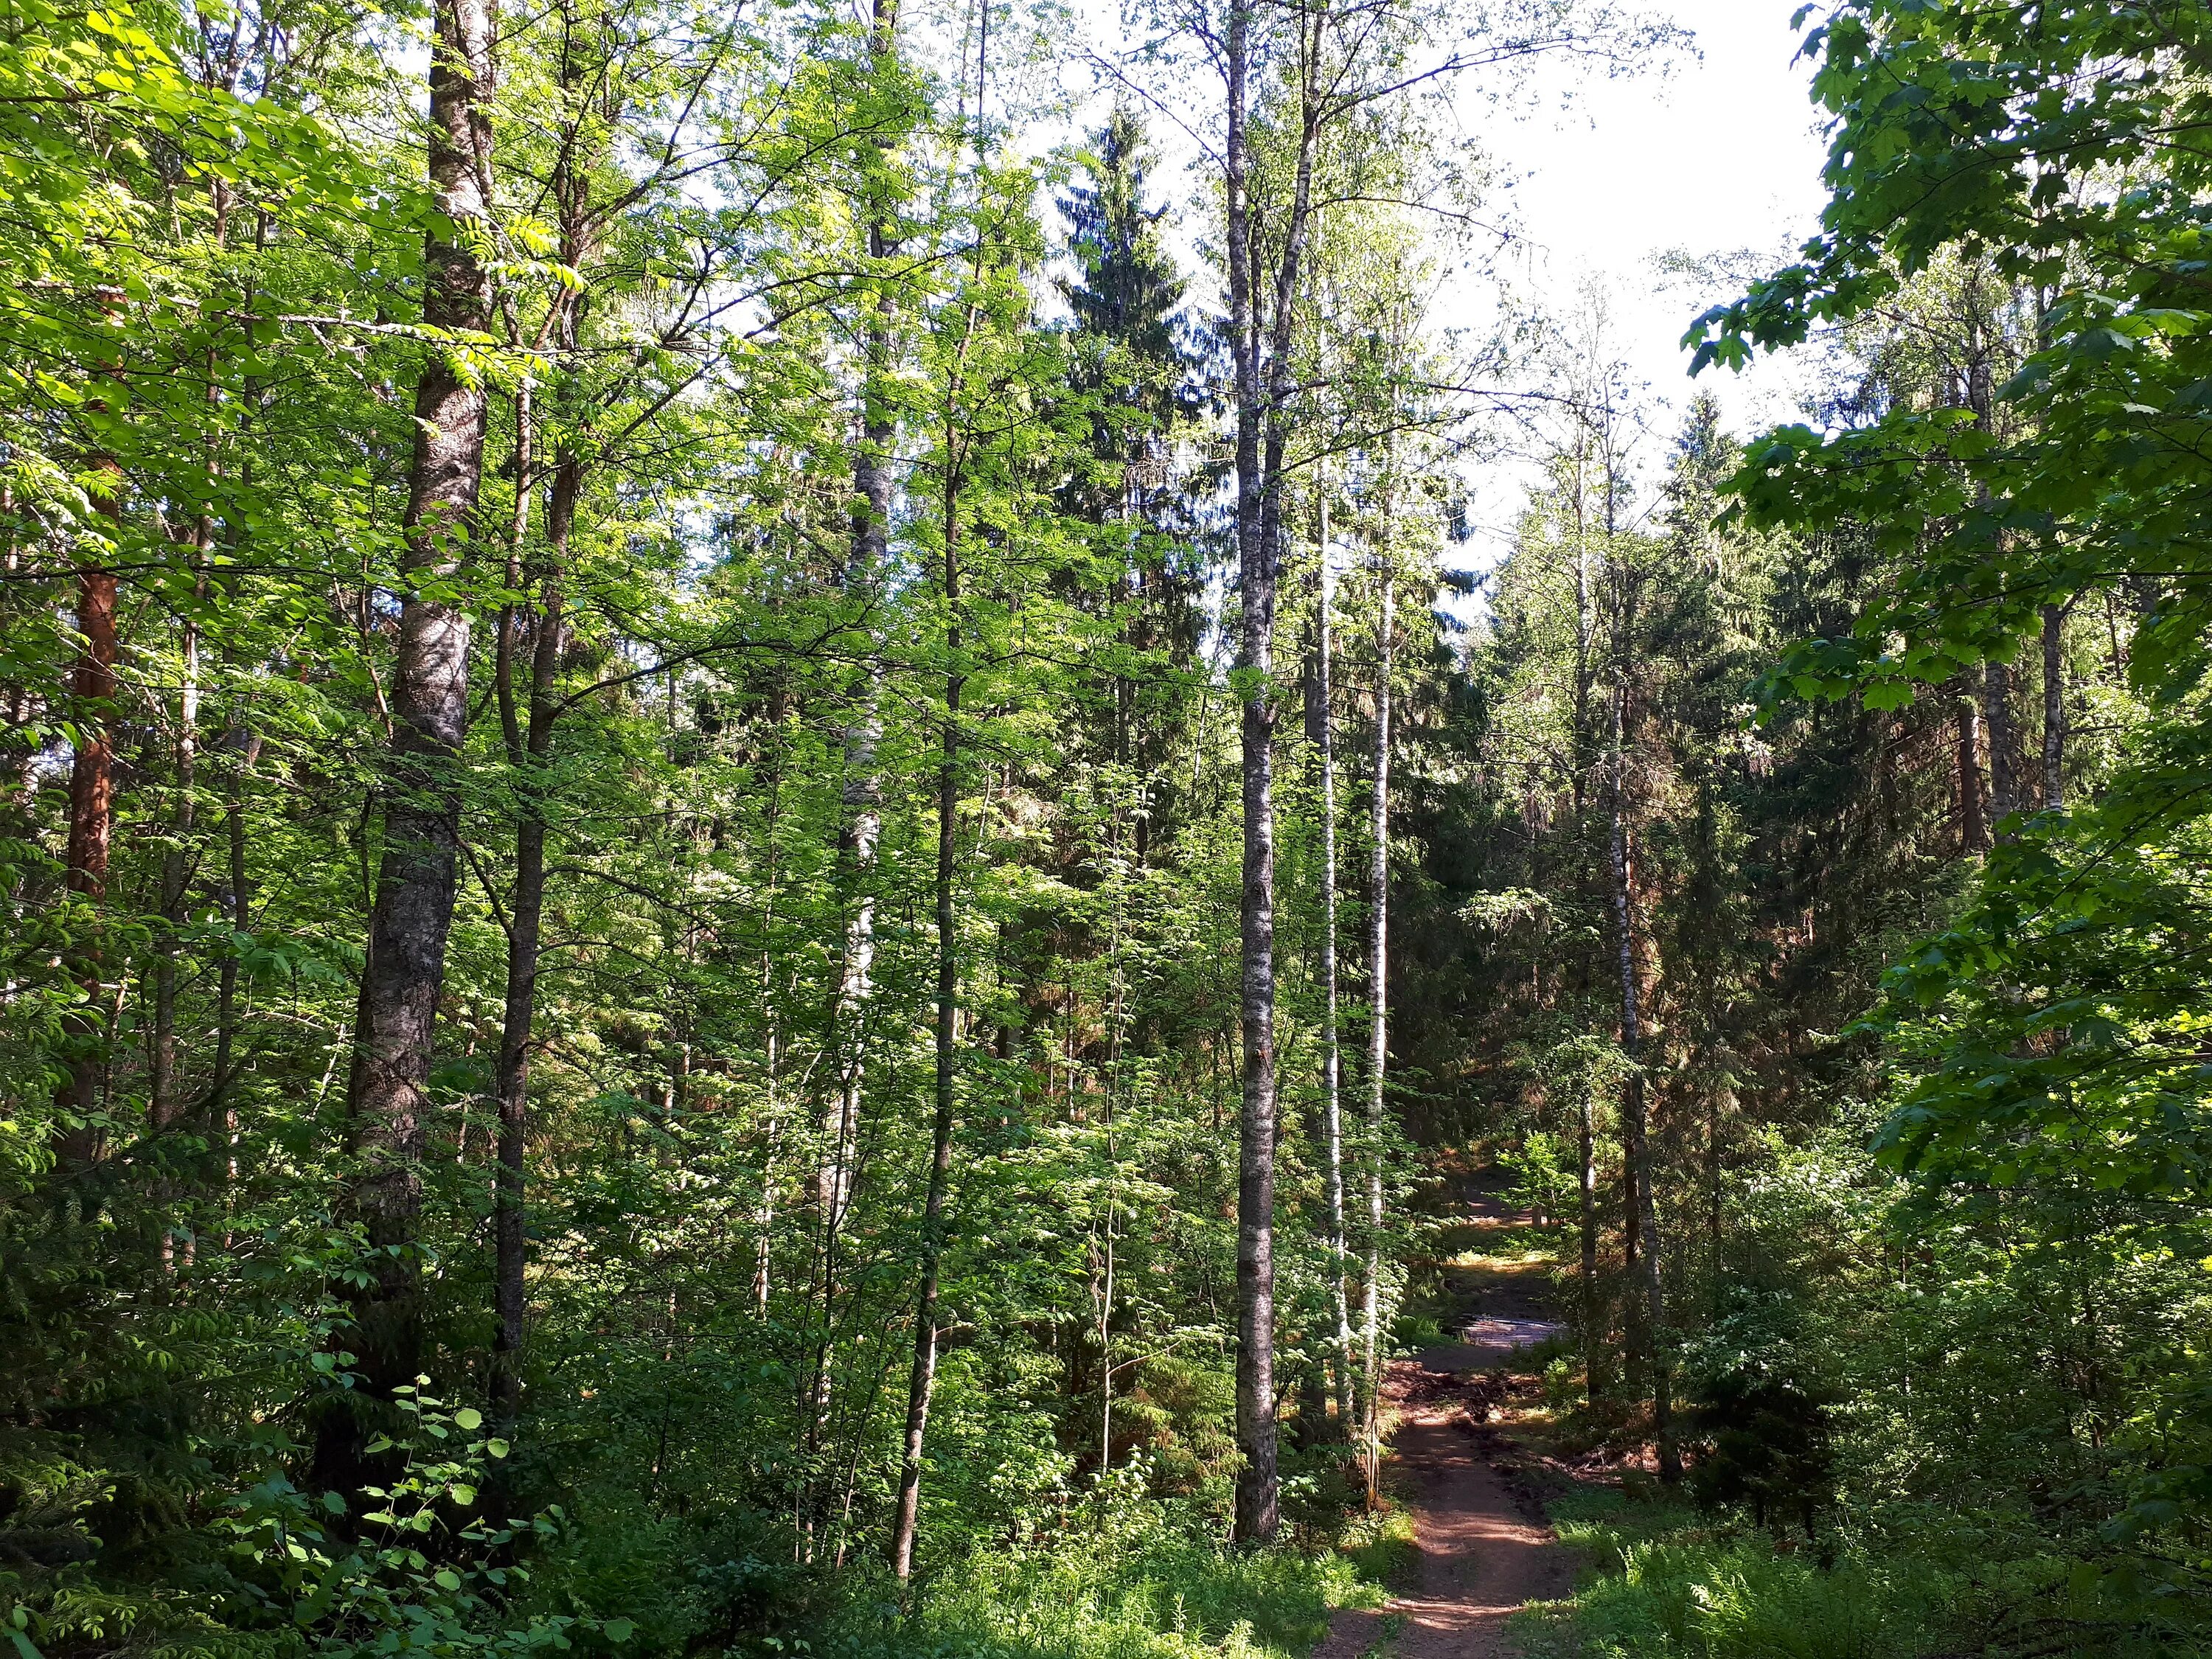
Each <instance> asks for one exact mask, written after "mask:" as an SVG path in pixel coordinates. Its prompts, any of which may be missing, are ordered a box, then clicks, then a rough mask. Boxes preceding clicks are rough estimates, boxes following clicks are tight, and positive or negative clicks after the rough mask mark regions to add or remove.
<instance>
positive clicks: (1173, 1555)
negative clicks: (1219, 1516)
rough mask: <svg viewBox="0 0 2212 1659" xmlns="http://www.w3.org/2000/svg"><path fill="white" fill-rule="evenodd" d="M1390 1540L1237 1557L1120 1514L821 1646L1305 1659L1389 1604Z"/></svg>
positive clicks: (1064, 1656)
mask: <svg viewBox="0 0 2212 1659" xmlns="http://www.w3.org/2000/svg"><path fill="white" fill-rule="evenodd" d="M1388 1532H1389V1528H1387V1527H1386V1528H1382V1529H1381V1530H1380V1531H1378V1530H1377V1529H1376V1528H1358V1529H1355V1530H1354V1531H1353V1532H1352V1533H1351V1534H1347V1536H1346V1538H1345V1540H1344V1541H1342V1543H1341V1545H1340V1547H1336V1548H1332V1549H1328V1550H1326V1551H1319V1552H1300V1551H1297V1550H1293V1549H1288V1548H1284V1549H1274V1550H1262V1551H1241V1550H1239V1551H1232V1550H1230V1549H1227V1548H1225V1547H1223V1546H1222V1545H1221V1544H1220V1543H1218V1541H1215V1540H1214V1539H1213V1538H1212V1537H1210V1536H1208V1535H1206V1533H1205V1532H1204V1531H1203V1530H1202V1529H1201V1528H1199V1527H1198V1526H1196V1525H1195V1524H1193V1523H1192V1522H1191V1521H1190V1520H1189V1519H1188V1518H1187V1517H1178V1516H1174V1515H1172V1514H1170V1515H1167V1516H1161V1515H1160V1514H1159V1510H1158V1506H1157V1505H1155V1506H1153V1510H1152V1516H1131V1515H1129V1514H1128V1513H1127V1511H1123V1512H1121V1514H1119V1515H1115V1516H1100V1517H1099V1518H1097V1520H1084V1521H1079V1522H1077V1523H1076V1524H1074V1525H1072V1526H1070V1527H1068V1528H1063V1529H1060V1530H1058V1531H1057V1532H1056V1533H1055V1534H1054V1536H1053V1537H1051V1539H1050V1540H1049V1541H1046V1542H1041V1543H1038V1544H1036V1545H1031V1546H1027V1547H1002V1548H997V1549H989V1550H981V1551H978V1552H976V1553H974V1554H972V1555H970V1556H969V1558H968V1559H966V1560H964V1561H962V1562H960V1563H958V1564H957V1565H953V1566H950V1567H948V1568H945V1569H944V1570H942V1571H939V1573H938V1574H937V1576H936V1577H934V1578H933V1580H932V1582H931V1583H929V1584H928V1585H927V1587H926V1589H924V1591H923V1593H922V1594H921V1597H920V1599H919V1601H918V1602H917V1604H916V1607H915V1613H914V1614H913V1615H912V1616H911V1617H910V1618H907V1619H903V1620H902V1619H898V1618H896V1616H894V1615H892V1614H891V1613H890V1609H889V1608H887V1607H883V1606H881V1605H880V1604H878V1606H877V1607H874V1608H872V1609H871V1608H856V1609H854V1611H853V1613H852V1615H851V1616H848V1617H847V1618H846V1619H843V1620H840V1621H839V1627H838V1628H837V1629H836V1631H835V1632H833V1633H831V1634H830V1635H829V1640H828V1641H827V1642H826V1643H825V1644H823V1645H825V1646H827V1647H829V1648H831V1649H834V1650H836V1651H838V1652H841V1653H845V1654H852V1655H855V1656H869V1659H873V1656H883V1659H1303V1656H1304V1655H1305V1654H1306V1653H1307V1652H1308V1651H1309V1650H1310V1649H1311V1648H1312V1646H1313V1644H1315V1643H1316V1642H1317V1641H1319V1640H1320V1639H1321V1638H1322V1637H1323V1636H1325V1635H1326V1634H1327V1633H1328V1621H1329V1615H1330V1614H1331V1613H1333V1612H1334V1611H1335V1610H1336V1609H1337V1608H1339V1607H1374V1606H1378V1605H1379V1604H1380V1603H1381V1602H1382V1601H1383V1600H1384V1599H1385V1597H1386V1595H1387V1591H1386V1590H1385V1589H1384V1588H1383V1584H1382V1583H1381V1577H1382V1575H1383V1571H1384V1570H1385V1569H1386V1568H1387V1567H1388V1565H1389V1564H1391V1563H1393V1562H1394V1561H1395V1559H1397V1557H1398V1556H1399V1555H1400V1554H1401V1553H1402V1550H1401V1547H1399V1546H1398V1544H1397V1542H1396V1541H1395V1539H1394V1538H1393V1537H1390V1536H1386V1535H1383V1534H1386V1533H1388ZM1370 1533H1371V1534H1375V1535H1371V1536H1370Z"/></svg>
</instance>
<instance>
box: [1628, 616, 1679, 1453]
mask: <svg viewBox="0 0 2212 1659" xmlns="http://www.w3.org/2000/svg"><path fill="white" fill-rule="evenodd" d="M1623 631H1624V633H1625V632H1626V629H1624V630H1623ZM1627 702H1628V682H1627V676H1626V665H1625V664H1624V665H1623V672H1622V673H1621V675H1620V679H1619V681H1618V683H1617V684H1616V685H1615V687H1614V690H1613V834H1612V837H1611V842H1612V863H1613V924H1614V927H1615V931H1616V936H1617V939H1618V942H1619V946H1620V1054H1621V1058H1622V1060H1625V1061H1626V1066H1627V1076H1626V1079H1625V1081H1624V1082H1623V1084H1622V1085H1621V1094H1620V1127H1621V1138H1622V1141H1623V1150H1624V1151H1625V1152H1626V1153H1627V1158H1626V1164H1627V1175H1628V1178H1629V1180H1630V1182H1632V1191H1633V1194H1634V1195H1633V1198H1632V1200H1631V1201H1632V1209H1633V1214H1634V1218H1635V1224H1636V1231H1637V1233H1638V1238H1639V1245H1640V1248H1639V1249H1638V1252H1637V1255H1636V1259H1635V1261H1634V1262H1633V1263H1632V1267H1633V1269H1634V1275H1633V1276H1634V1279H1635V1281H1636V1285H1637V1288H1638V1290H1639V1291H1641V1292H1642V1297H1643V1306H1642V1308H1641V1310H1640V1312H1639V1316H1638V1318H1637V1319H1635V1320H1634V1321H1632V1324H1633V1325H1634V1326H1635V1327H1637V1328H1638V1329H1637V1333H1636V1334H1637V1336H1638V1341H1637V1343H1636V1345H1635V1346H1636V1347H1637V1348H1638V1351H1639V1355H1638V1357H1639V1358H1641V1359H1642V1360H1643V1362H1644V1373H1645V1375H1646V1376H1647V1377H1648V1378H1649V1380H1650V1386H1651V1424H1652V1430H1653V1433H1654V1435H1655V1437H1656V1439H1657V1441H1658V1443H1659V1474H1660V1478H1661V1479H1662V1480H1667V1481H1669V1482H1672V1481H1675V1480H1680V1479H1681V1475H1682V1460H1681V1454H1680V1450H1679V1449H1677V1448H1676V1446H1675V1444H1674V1411H1673V1401H1672V1399H1671V1397H1670V1395H1671V1389H1670V1379H1669V1377H1668V1362H1667V1355H1666V1343H1665V1336H1664V1333H1665V1330H1666V1314H1667V1309H1666V1297H1665V1291H1664V1286H1663V1285H1662V1281H1661V1279H1660V1273H1659V1220H1658V1206H1657V1203H1656V1200H1655V1195H1654V1194H1653V1192H1652V1186H1653V1173H1654V1172H1653V1170H1652V1165H1651V1140H1650V1124H1649V1122H1648V1121H1647V1113H1646V1106H1645V1098H1644V1072H1643V1050H1644V1031H1643V1012H1642V1009H1641V1007H1640V1006H1639V997H1638V981H1637V964H1636V956H1637V951H1636V906H1635V882H1634V872H1633V870H1632V866H1631V863H1630V848H1629V838H1628V798H1627V797H1628V791H1627V742H1626V738H1627V733H1626V726H1627Z"/></svg>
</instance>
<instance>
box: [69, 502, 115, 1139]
mask: <svg viewBox="0 0 2212 1659" xmlns="http://www.w3.org/2000/svg"><path fill="white" fill-rule="evenodd" d="M99 471H100V476H101V478H102V480H103V482H104V483H106V489H105V490H104V491H103V492H101V493H99V494H95V495H94V496H93V506H94V508H95V510H97V511H98V512H99V513H100V514H101V516H103V517H104V518H106V520H108V521H109V522H110V523H111V524H112V523H117V522H119V521H120V520H121V518H122V515H123V471H122V469H121V468H120V467H118V466H117V465H115V464H114V463H113V462H112V460H103V461H102V463H101V465H100V468H99ZM115 592H116V588H115V573H114V572H113V571H112V570H110V569H108V568H106V567H105V566H103V565H100V564H96V563H88V564H83V565H80V566H79V567H78V569H77V579H76V631H77V636H78V638H79V640H80V641H82V643H81V644H80V645H79V647H78V648H77V658H76V667H75V668H74V670H73V671H72V672H71V674H70V701H71V704H72V708H71V713H72V714H73V715H74V717H75V719H76V742H75V744H73V745H72V752H71V758H70V817H69V850H68V852H67V854H65V860H66V862H65V865H64V875H63V884H64V887H66V888H67V890H69V891H70V892H71V893H74V894H76V896H78V897H80V898H82V899H83V900H85V901H87V902H88V903H89V904H91V905H94V906H95V907H96V906H97V905H99V904H100V902H101V901H102V900H103V899H105V898H106V896H107V860H108V852H109V849H110V847H111V846H112V842H113V841H114V837H115V737H114V730H113V721H114V718H115V709H114V704H115V663H116V640H115ZM70 972H71V973H72V974H73V975H75V977H76V981H77V985H78V988H79V990H80V992H81V994H82V996H83V999H84V1000H83V1003H82V1006H78V1007H76V1008H73V1009H71V1010H70V1012H69V1013H68V1014H67V1015H66V1016H65V1017H64V1019H63V1021H62V1030H63V1032H64V1036H66V1038H67V1040H68V1044H69V1052H68V1065H67V1068H66V1070H65V1071H64V1073H63V1077H62V1083H61V1086H60V1088H59V1089H58V1091H56V1097H55V1105H56V1107H57V1108H58V1112H59V1115H60V1119H61V1130H60V1134H59V1135H58V1148H59V1151H60V1153H61V1158H62V1162H63V1164H64V1165H65V1166H72V1167H81V1166H82V1165H83V1164H88V1163H90V1162H92V1160H93V1159H94V1157H95V1156H97V1154H98V1152H99V1148H100V1129H99V1127H98V1124H97V1122H96V1121H94V1114H95V1113H96V1112H97V1111H98V1109H99V1107H100V1078H101V1075H102V1073H103V1070H104V1067H103V1066H102V1063H101V1054H100V1049H101V1047H102V1044H101V1041H100V1039H101V1035H102V1030H103V1022H102V1021H101V1018H100V983H101V980H100V975H101V972H102V965H101V952H100V945H99V942H98V939H97V937H96V935H94V936H93V937H92V938H91V940H90V942H89V943H88V944H87V945H86V946H85V947H84V949H83V950H82V951H80V952H79V953H77V955H76V957H75V959H74V960H73V961H72V962H71V963H70Z"/></svg>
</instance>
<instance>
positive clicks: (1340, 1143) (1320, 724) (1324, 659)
mask: <svg viewBox="0 0 2212 1659" xmlns="http://www.w3.org/2000/svg"><path fill="white" fill-rule="evenodd" d="M1319 495H1320V506H1319V509H1318V517H1319V520H1320V530H1319V534H1320V543H1321V572H1320V589H1321V603H1320V606H1319V614H1318V616H1317V617H1316V622H1315V626H1314V632H1315V635H1316V638H1315V655H1316V659H1317V660H1316V676H1315V686H1314V696H1315V698H1316V701H1317V702H1318V703H1319V705H1320V707H1319V708H1318V709H1317V710H1316V718H1315V720H1314V747H1315V750H1316V755H1317V757H1318V758H1319V759H1320V762H1321V905H1322V929H1321V978H1322V996H1323V1003H1322V1062H1321V1080H1322V1138H1323V1139H1324V1141H1325V1142H1326V1143H1327V1145H1326V1152H1327V1162H1326V1165H1325V1167H1324V1169H1323V1171H1322V1180H1323V1190H1324V1196H1325V1198H1326V1200H1327V1202H1328V1249H1329V1255H1330V1257H1331V1259H1332V1261H1334V1265H1335V1269H1336V1271H1335V1274H1334V1279H1335V1284H1334V1286H1333V1287H1332V1288H1333V1290H1334V1294H1335V1301H1336V1415H1337V1421H1338V1422H1339V1423H1340V1424H1341V1425H1343V1431H1344V1433H1345V1434H1346V1437H1349V1436H1350V1435H1351V1434H1352V1425H1353V1422H1354V1421H1355V1417H1354V1413H1355V1412H1356V1410H1357V1407H1358V1393H1359V1391H1358V1384H1357V1383H1356V1382H1355V1380H1354V1376H1355V1371H1354V1366H1355V1364H1356V1362H1355V1360H1354V1358H1353V1348H1352V1301H1351V1286H1350V1280H1351V1277H1352V1256H1351V1251H1350V1249H1349V1248H1348V1246H1347V1241H1346V1236H1345V1225H1344V1111H1343V1092H1344V1091H1343V1080H1344V1056H1343V1048H1342V1044H1341V1042H1340V1036H1339V1027H1338V1008H1337V985H1336V740H1335V735H1334V733H1335V708H1334V701H1335V700H1334V686H1333V684H1332V677H1333V668H1334V665H1333V663H1332V661H1331V659H1332V657H1333V656H1334V626H1335V624H1334V617H1333V616H1332V614H1331V613H1332V612H1333V611H1334V608H1335V599H1336V580H1335V573H1334V571H1333V570H1332V569H1331V568H1330V567H1329V554H1328V484H1327V483H1326V481H1324V482H1323V483H1322V486H1321V488H1320V490H1319Z"/></svg>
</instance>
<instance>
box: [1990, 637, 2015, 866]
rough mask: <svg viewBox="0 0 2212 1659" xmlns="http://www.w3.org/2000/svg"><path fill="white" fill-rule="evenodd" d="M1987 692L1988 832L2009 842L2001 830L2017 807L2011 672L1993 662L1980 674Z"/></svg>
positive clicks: (2008, 837)
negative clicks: (1989, 830)
mask: <svg viewBox="0 0 2212 1659" xmlns="http://www.w3.org/2000/svg"><path fill="white" fill-rule="evenodd" d="M1983 684H1984V687H1985V688H1986V690H1985V691H1984V696H1983V698H1982V704H1983V707H1982V720H1983V723H1984V725H1986V726H1988V727H1989V743H1990V829H1991V831H1992V832H1993V833H1994V834H1995V835H1996V837H1997V839H1999V840H2000V841H2006V840H2009V839H2011V837H2010V836H2009V834H2008V832H2007V831H2006V830H2005V829H2003V828H2002V825H2003V823H2004V821H2005V819H2007V818H2008V817H2010V816H2011V815H2012V814H2013V813H2014V812H2015V811H2018V810H2019V807H2020V791H2019V786H2018V782H2017V781H2016V779H2015V775H2014V772H2013V759H2014V754H2013V732H2012V671H2011V669H2010V668H2008V667H2007V666H2006V665H2004V664H2003V663H2001V662H1993V663H1991V664H1990V665H1988V667H1987V668H1985V669H1984V671H1983Z"/></svg>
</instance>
